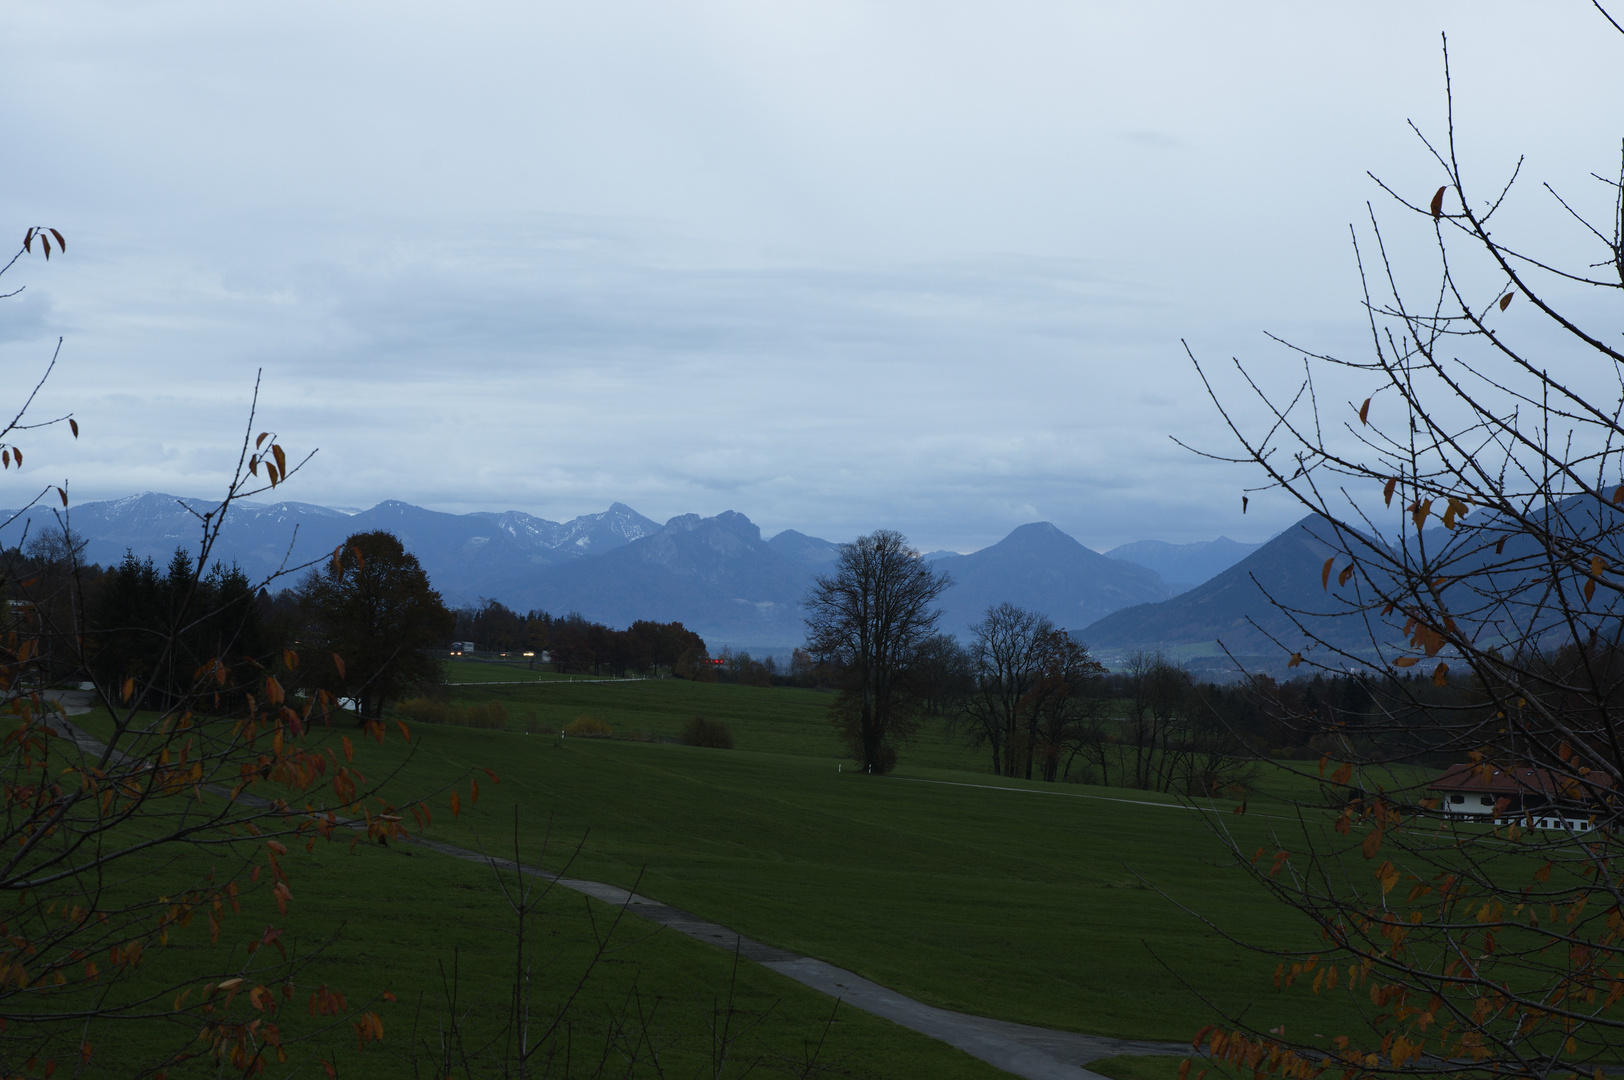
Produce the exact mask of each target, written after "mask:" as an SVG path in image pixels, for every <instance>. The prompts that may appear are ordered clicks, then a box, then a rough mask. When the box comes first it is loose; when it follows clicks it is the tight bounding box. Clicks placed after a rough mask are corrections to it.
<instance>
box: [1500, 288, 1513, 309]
mask: <svg viewBox="0 0 1624 1080" xmlns="http://www.w3.org/2000/svg"><path fill="white" fill-rule="evenodd" d="M1516 295H1517V294H1516V293H1514V292H1508V293H1506V294H1505V295H1504V296H1502V297H1501V298H1500V310H1501V311H1504V310H1505V309H1506V308H1508V307H1510V306H1511V298H1512V297H1513V296H1516Z"/></svg>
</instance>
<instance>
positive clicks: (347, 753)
mask: <svg viewBox="0 0 1624 1080" xmlns="http://www.w3.org/2000/svg"><path fill="white" fill-rule="evenodd" d="M339 738H340V739H342V740H343V742H344V760H345V761H354V760H355V746H354V744H353V743H351V742H350V737H349V736H348V735H341V736H339Z"/></svg>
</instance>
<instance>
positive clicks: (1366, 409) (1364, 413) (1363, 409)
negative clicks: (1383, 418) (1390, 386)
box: [1359, 398, 1370, 424]
mask: <svg viewBox="0 0 1624 1080" xmlns="http://www.w3.org/2000/svg"><path fill="white" fill-rule="evenodd" d="M1359 422H1360V423H1361V424H1368V423H1370V399H1369V398H1365V403H1364V404H1363V405H1361V406H1359Z"/></svg>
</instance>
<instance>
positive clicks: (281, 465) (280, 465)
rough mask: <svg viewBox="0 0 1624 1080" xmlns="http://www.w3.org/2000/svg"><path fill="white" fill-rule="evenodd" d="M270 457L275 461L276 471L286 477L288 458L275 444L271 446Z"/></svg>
mask: <svg viewBox="0 0 1624 1080" xmlns="http://www.w3.org/2000/svg"><path fill="white" fill-rule="evenodd" d="M271 456H272V457H274V458H275V459H276V471H277V472H278V473H279V474H280V475H282V476H286V475H287V474H288V458H287V455H286V454H284V453H282V448H281V447H280V446H278V445H277V444H276V443H272V444H271Z"/></svg>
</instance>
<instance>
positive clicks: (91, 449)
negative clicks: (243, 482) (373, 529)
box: [0, 0, 1624, 551]
mask: <svg viewBox="0 0 1624 1080" xmlns="http://www.w3.org/2000/svg"><path fill="white" fill-rule="evenodd" d="M1446 31H1447V33H1448V35H1449V43H1450V45H1449V48H1450V56H1451V70H1452V74H1453V80H1454V90H1455V97H1456V130H1457V136H1458V138H1459V142H1460V146H1461V147H1462V153H1463V160H1464V162H1465V163H1466V164H1467V166H1468V168H1469V169H1470V170H1471V171H1473V174H1474V175H1477V176H1480V177H1481V178H1482V184H1481V186H1484V187H1488V186H1491V185H1497V184H1499V183H1501V182H1503V179H1504V178H1505V177H1506V176H1508V175H1509V172H1510V169H1511V168H1512V167H1513V166H1514V165H1515V163H1516V161H1517V159H1518V156H1519V155H1525V156H1526V162H1525V164H1524V166H1523V169H1524V176H1525V181H1524V182H1523V183H1522V184H1521V186H1520V188H1519V189H1518V192H1517V195H1516V199H1517V202H1516V205H1515V206H1514V207H1512V208H1511V209H1510V210H1508V214H1511V215H1512V216H1511V217H1510V227H1513V228H1515V227H1521V228H1523V229H1524V230H1525V231H1526V232H1527V233H1528V234H1530V235H1534V236H1537V237H1539V238H1540V239H1542V240H1544V241H1547V242H1549V243H1550V244H1552V245H1555V246H1556V247H1557V248H1559V249H1562V250H1564V251H1566V250H1568V249H1566V248H1565V247H1564V245H1569V244H1571V243H1573V242H1574V241H1573V239H1572V237H1571V235H1570V234H1571V232H1572V230H1571V229H1568V228H1567V226H1565V225H1553V224H1552V221H1553V220H1554V219H1551V218H1550V216H1549V213H1548V211H1549V210H1550V205H1549V204H1550V200H1549V198H1548V196H1545V195H1544V193H1543V192H1542V191H1541V190H1540V189H1539V187H1538V184H1539V183H1540V182H1543V181H1547V180H1548V181H1550V182H1551V183H1552V184H1553V186H1556V187H1558V188H1559V189H1561V190H1562V191H1563V192H1564V194H1569V195H1573V194H1574V193H1577V194H1576V195H1575V197H1577V198H1580V200H1581V202H1583V201H1584V200H1589V202H1590V203H1594V204H1596V205H1598V206H1599V205H1601V204H1600V203H1597V202H1596V197H1597V196H1598V195H1599V196H1601V197H1602V201H1603V202H1610V200H1608V199H1607V198H1606V197H1605V196H1606V193H1605V192H1598V191H1597V190H1596V189H1597V188H1598V187H1599V185H1597V184H1596V183H1595V182H1594V181H1593V180H1591V179H1589V177H1588V174H1589V173H1590V172H1591V171H1593V170H1599V171H1602V172H1604V173H1605V172H1608V171H1609V170H1616V167H1617V161H1618V154H1619V138H1620V135H1621V134H1624V95H1620V94H1619V93H1618V92H1617V84H1616V72H1617V70H1618V66H1617V58H1618V52H1619V49H1620V48H1621V47H1624V42H1621V41H1620V40H1619V39H1618V36H1617V35H1616V34H1615V33H1614V32H1613V31H1611V30H1610V29H1609V28H1608V27H1606V25H1605V24H1604V23H1603V22H1602V21H1601V19H1600V17H1599V16H1598V15H1597V14H1596V13H1595V11H1594V10H1593V9H1592V7H1591V5H1590V4H1589V3H1588V2H1578V0H1542V2H1539V3H1533V2H1525V3H1495V2H1483V0H1473V2H1461V3H1443V2H1438V3H1428V2H1424V0H1423V2H1416V0H1407V2H1403V3H1397V2H1381V0H1377V2H1368V3H1361V4H1339V5H1325V4H1301V3H1287V2H1281V3H1245V2H1238V3H1234V4H1225V5H1213V4H1199V3H1167V2H1161V3H1158V2H1146V3H1135V4H1112V3H1087V2H1081V0H1074V2H1044V0H1004V2H1001V3H997V4H991V3H979V4H971V3H957V2H953V0H929V2H920V3H910V2H895V3H858V2H840V0H827V2H820V3H800V2H795V0H785V2H775V3H772V4H761V3H746V2H713V3H707V2H693V3H687V2H672V0H661V2H658V3H656V2H646V3H643V2H622V0H602V2H595V3H591V4H584V3H577V4H560V3H551V2H537V0H526V2H512V3H507V2H482V0H471V2H464V3H460V4H455V5H451V4H423V3H415V2H410V0H392V2H390V3H372V2H350V3H333V2H331V0H323V2H321V3H313V2H312V3H306V2H301V0H279V2H277V3H261V2H253V0H249V2H241V3H232V4H219V3H201V2H200V3H193V2H181V0H176V2H152V3H146V2H139V0H119V2H116V3H113V2H107V3H97V2H81V0H49V2H35V0H11V2H9V3H7V4H6V5H4V6H3V7H0V41H4V43H5V53H6V56H7V61H6V63H5V64H4V65H0V95H3V98H0V100H3V101H4V103H5V107H4V109H0V146H3V147H5V149H4V151H3V153H4V156H5V162H6V168H5V170H4V173H3V174H0V175H3V181H0V235H6V233H5V230H7V229H9V230H11V231H12V232H13V233H15V234H16V235H17V236H18V237H19V238H20V236H21V234H22V232H23V230H24V229H25V228H26V227H28V226H31V225H45V226H53V227H55V228H58V229H60V230H61V231H62V233H63V234H64V235H65V236H66V237H67V240H68V248H67V251H66V252H62V253H57V254H55V255H53V257H52V258H51V260H50V261H49V262H48V263H47V262H46V261H45V260H43V259H41V258H40V257H39V254H38V252H37V251H36V253H34V254H32V255H30V256H27V257H25V259H24V260H22V261H21V262H19V263H18V264H17V265H16V266H15V267H13V269H12V270H11V271H10V272H9V273H7V274H6V275H5V276H4V277H3V278H0V285H3V286H5V288H3V289H0V291H9V290H10V289H14V288H16V287H18V286H19V285H25V286H26V289H25V290H24V291H23V293H21V294H20V295H19V296H16V297H13V298H11V299H8V300H4V301H0V371H3V372H4V373H5V379H4V383H3V384H0V385H3V386H4V387H5V390H4V395H5V400H3V401H0V405H6V406H9V407H11V408H13V409H14V408H15V407H16V405H17V404H19V403H20V400H21V397H22V394H23V392H24V390H25V387H26V386H27V385H28V384H30V383H31V382H32V379H33V378H35V377H37V375H38V374H39V373H40V372H42V371H43V369H44V366H45V364H46V363H47V362H48V361H49V359H50V356H51V353H52V350H53V348H54V347H55V342H56V339H57V338H58V337H61V338H62V339H63V344H62V347H61V354H60V359H59V362H58V365H57V367H56V369H55V371H54V372H53V373H52V375H51V378H50V379H49V381H48V382H47V384H46V386H45V387H44V388H43V390H42V391H41V394H40V396H39V398H38V399H37V401H36V403H35V406H34V412H33V414H32V415H34V416H36V417H48V416H51V415H57V414H60V413H65V412H68V411H71V412H72V413H73V414H74V415H75V417H76V418H77V420H78V422H79V424H80V429H81V435H80V437H79V438H78V439H77V440H73V439H71V438H69V437H68V436H67V434H66V433H65V432H64V431H62V430H61V429H50V430H45V431H37V432H31V433H25V437H24V438H22V439H21V440H20V441H19V442H18V445H19V446H22V447H24V448H25V451H26V457H25V461H26V465H25V467H24V468H23V469H22V470H21V471H20V472H18V471H10V472H7V473H6V474H4V476H3V477H0V505H16V504H17V503H19V502H20V501H22V500H23V499H26V498H27V496H28V494H30V493H31V492H32V490H35V489H37V487H38V486H39V485H41V484H46V483H63V482H66V483H67V485H68V488H69V490H70V492H71V493H72V497H73V498H74V499H75V500H77V501H81V502H82V501H87V500H91V499H102V498H115V497H120V496H123V495H128V494H133V493H136V492H141V491H148V490H153V491H165V492H170V493H173V494H177V495H187V496H207V495H210V494H213V493H217V492H219V491H221V490H223V487H224V485H225V483H226V481H227V479H228V477H229V471H230V469H231V468H232V466H233V465H234V464H235V462H236V460H237V456H238V449H239V447H240V444H241V440H242V437H243V433H244V431H245V430H246V429H247V427H248V407H249V404H250V400H251V397H252V394H253V389H254V384H255V380H256V376H258V377H259V378H260V379H261V386H260V397H259V414H258V417H257V418H256V419H255V421H254V425H253V428H254V431H255V432H256V433H257V432H258V431H260V430H270V431H273V432H275V433H276V435H277V437H278V439H279V440H280V442H281V444H282V445H283V446H284V447H286V448H287V450H288V451H289V453H290V454H291V455H292V456H294V457H295V458H298V457H301V456H302V455H303V454H304V453H306V452H308V451H311V450H316V451H317V453H316V454H315V456H314V457H313V458H311V459H310V460H309V462H308V464H306V465H305V466H304V468H303V469H302V470H301V471H300V472H299V473H298V474H297V475H295V476H294V477H292V478H291V479H290V480H289V481H288V482H287V484H286V485H285V487H284V488H283V489H282V490H281V491H280V493H279V494H281V495H282V496H283V497H286V498H290V499H296V500H299V501H304V502H311V503H319V504H323V505H333V506H350V507H367V506H371V505H373V504H375V503H377V502H379V501H381V500H384V499H402V500H406V501H408V502H412V503H416V504H418V505H422V506H428V507H432V508H435V509H440V510H446V511H451V512H466V511H471V510H507V509H516V510H523V511H526V512H529V513H533V514H538V515H540V516H543V517H547V518H551V519H554V520H561V519H567V518H570V517H573V516H575V515H577V514H581V513H590V512H595V511H599V510H602V509H605V508H606V507H607V506H608V505H609V504H610V503H611V502H614V501H621V502H625V503H627V504H629V505H631V506H632V507H634V508H635V509H637V510H638V511H640V512H642V513H644V514H646V515H648V516H650V517H652V518H655V519H657V520H662V521H663V520H665V519H666V518H668V517H670V516H673V515H676V514H682V513H690V512H693V513H700V514H705V515H710V514H716V513H719V512H721V511H724V510H737V511H739V512H741V513H744V514H746V515H748V516H749V517H750V518H751V519H752V520H754V521H755V522H756V523H758V524H759V525H761V527H762V530H763V533H764V535H771V534H772V533H775V532H777V531H779V530H780V529H786V528H794V529H799V530H801V531H802V532H807V533H811V534H814V535H819V536H823V537H826V538H828V539H832V540H846V539H850V538H852V537H854V536H856V535H858V534H860V533H864V532H868V531H871V530H873V529H875V528H882V527H883V528H893V529H898V530H900V531H902V532H903V533H904V534H906V535H907V536H908V537H909V538H910V540H911V541H912V542H913V543H915V544H916V545H917V546H919V547H920V548H922V549H926V550H930V549H940V548H950V549H954V550H961V551H968V550H973V549H975V548H979V547H982V546H985V545H986V544H989V543H992V542H995V541H996V540H998V539H999V538H1000V537H1002V536H1003V535H1005V534H1006V533H1007V532H1008V531H1009V530H1010V529H1012V528H1014V527H1015V526H1017V525H1020V524H1023V523H1025V522H1030V521H1038V520H1047V521H1052V522H1054V523H1055V524H1056V525H1058V526H1059V527H1060V528H1062V529H1063V530H1065V531H1066V532H1068V533H1070V534H1071V535H1073V536H1075V537H1077V538H1078V539H1079V540H1081V541H1082V542H1083V543H1085V544H1087V545H1089V546H1091V547H1095V548H1097V549H1105V548H1109V547H1111V546H1114V545H1116V544H1119V543H1123V542H1126V541H1131V540H1139V539H1162V540H1168V541H1172V542H1179V543H1182V542H1189V541H1194V540H1203V539H1211V538H1213V537H1216V536H1219V535H1228V536H1230V537H1232V538H1234V539H1238V540H1243V541H1258V540H1263V539H1266V538H1267V537H1268V536H1270V535H1272V534H1273V533H1275V532H1276V531H1278V530H1279V529H1281V528H1284V527H1285V526H1286V525H1288V524H1289V523H1290V522H1292V521H1294V520H1296V519H1297V518H1298V517H1300V516H1301V514H1302V512H1303V511H1302V509H1301V508H1300V507H1298V506H1296V505H1295V504H1292V503H1290V502H1288V501H1287V500H1286V499H1285V498H1283V497H1280V496H1271V495H1269V494H1267V493H1255V494H1254V495H1253V496H1252V499H1251V502H1250V506H1249V508H1248V510H1247V512H1246V513H1245V514H1243V513H1242V505H1241V495H1242V492H1243V490H1244V489H1247V488H1249V487H1251V486H1254V485H1255V484H1256V483H1257V482H1258V479H1259V476H1258V474H1257V472H1256V471H1255V469H1252V468H1249V467H1247V466H1243V465H1235V464H1225V463H1222V462H1215V461H1211V460H1207V459H1204V458H1202V457H1200V456H1197V455H1196V454H1194V453H1192V452H1190V451H1189V450H1186V449H1184V448H1181V447H1180V446H1179V445H1178V444H1177V443H1175V442H1174V441H1173V438H1174V437H1175V436H1176V437H1177V438H1178V439H1180V440H1182V441H1183V442H1185V443H1187V444H1190V445H1193V446H1195V447H1197V448H1200V449H1203V450H1210V451H1211V452H1214V453H1217V454H1220V455H1222V454H1228V453H1232V452H1233V451H1234V449H1235V445H1234V441H1233V438H1232V437H1231V436H1230V435H1229V434H1228V432H1227V431H1226V430H1225V429H1224V428H1223V426H1222V423H1221V420H1220V417H1219V415H1218V412H1217V409H1216V408H1215V406H1214V404H1213V402H1212V401H1211V400H1209V399H1208V397H1207V396H1206V393H1205V391H1204V390H1203V389H1202V386H1201V383H1200V380H1199V379H1198V378H1197V376H1196V373H1195V371H1194V368H1193V366H1192V364H1191V360H1190V358H1189V356H1188V355H1186V352H1185V343H1187V344H1188V347H1189V349H1190V351H1191V352H1192V353H1193V354H1194V355H1195V356H1196V357H1197V358H1199V359H1200V360H1201V361H1202V363H1203V364H1204V365H1205V366H1207V367H1208V368H1209V370H1211V371H1213V372H1214V378H1215V380H1216V383H1217V386H1218V391H1219V394H1220V395H1221V396H1222V397H1223V400H1224V401H1225V403H1226V405H1227V406H1229V407H1230V408H1231V409H1233V410H1234V415H1236V416H1237V417H1238V418H1239V419H1240V420H1241V422H1242V423H1243V424H1244V425H1251V426H1253V427H1255V426H1256V425H1257V424H1260V423H1262V422H1263V414H1262V412H1261V411H1260V409H1259V407H1258V406H1257V405H1256V404H1255V402H1250V401H1249V400H1248V399H1247V397H1246V394H1245V388H1244V384H1243V383H1242V382H1241V381H1240V379H1239V375H1238V373H1237V372H1236V371H1235V369H1234V368H1233V367H1232V366H1230V365H1231V361H1232V358H1233V359H1237V360H1239V361H1241V362H1243V363H1244V364H1245V365H1246V367H1247V369H1248V370H1249V371H1251V372H1252V373H1253V375H1254V377H1255V378H1257V380H1258V381H1259V382H1260V383H1261V384H1262V385H1263V386H1265V387H1266V388H1268V389H1270V390H1271V391H1288V390H1289V389H1290V387H1291V386H1293V385H1295V381H1296V380H1297V379H1298V378H1299V377H1300V375H1301V372H1302V355H1301V353H1300V352H1296V351H1294V350H1292V349H1290V348H1287V347H1284V346H1282V345H1279V344H1276V343H1274V342H1273V341H1271V339H1270V338H1269V337H1268V336H1267V335H1268V334H1270V333H1272V334H1275V335H1278V336H1280V337H1283V338H1286V339H1288V340H1290V341H1292V342H1293V343H1295V344H1298V345H1300V346H1302V347H1303V348H1309V349H1313V350H1315V351H1320V352H1334V353H1339V354H1350V355H1351V354H1356V353H1358V352H1359V351H1360V350H1361V349H1362V348H1365V347H1367V346H1368V341H1369V331H1368V327H1367V325H1366V323H1365V321H1364V314H1363V312H1362V310H1361V307H1360V291H1359V278H1358V276H1357V268H1356V265H1355V262H1354V258H1353V251H1352V246H1351V243H1350V231H1349V230H1350V225H1359V226H1361V227H1364V226H1366V225H1368V220H1369V214H1370V211H1369V210H1367V207H1366V204H1367V202H1370V203H1372V204H1373V205H1374V208H1375V212H1376V214H1377V216H1378V218H1379V219H1380V220H1381V221H1382V223H1383V228H1384V230H1387V229H1391V233H1390V243H1391V250H1392V251H1393V252H1394V255H1395V259H1396V260H1397V262H1398V265H1399V272H1400V273H1401V274H1405V273H1411V272H1413V274H1414V275H1415V278H1414V280H1415V281H1416V282H1425V281H1426V280H1427V273H1428V272H1429V271H1430V266H1431V264H1430V263H1429V262H1428V261H1427V248H1426V244H1427V242H1429V241H1430V231H1429V230H1421V231H1420V232H1418V231H1417V229H1416V225H1415V223H1414V222H1413V221H1411V220H1409V219H1407V218H1406V217H1405V216H1404V215H1403V213H1402V212H1401V211H1400V210H1399V209H1398V208H1397V207H1396V206H1394V205H1393V204H1392V202H1391V200H1390V199H1389V198H1388V197H1387V196H1385V195H1383V194H1382V192H1381V190H1380V189H1379V188H1378V187H1377V185H1376V184H1375V182H1374V181H1373V180H1372V179H1371V178H1370V177H1369V176H1367V175H1366V173H1367V171H1369V172H1373V173H1375V174H1377V175H1378V176H1379V177H1381V179H1383V180H1384V181H1386V182H1388V183H1389V184H1390V185H1392V186H1393V187H1394V188H1395V189H1396V190H1398V191H1401V192H1403V193H1406V194H1407V195H1408V196H1409V197H1411V198H1413V199H1414V200H1415V201H1417V202H1425V200H1427V199H1428V198H1430V196H1431V192H1432V191H1433V190H1434V189H1436V187H1437V186H1438V185H1439V184H1441V183H1443V182H1444V181H1443V179H1442V178H1441V177H1440V173H1439V167H1438V165H1437V164H1436V163H1435V162H1433V161H1431V160H1430V159H1429V158H1428V156H1427V151H1426V149H1425V147H1424V146H1422V145H1421V143H1420V142H1419V140H1418V138H1417V136H1416V134H1415V133H1414V132H1413V131H1411V130H1410V128H1409V126H1408V124H1409V122H1411V121H1413V122H1414V123H1415V124H1416V125H1417V127H1419V128H1420V129H1421V131H1423V132H1424V133H1426V134H1427V135H1429V136H1433V137H1439V136H1441V135H1442V134H1443V133H1444V128H1445V98H1444V93H1443V71H1442V60H1441V48H1440V36H1439V35H1440V33H1442V32H1446ZM1542 200H1543V201H1542ZM1517 215H1521V216H1517ZM1423 234H1424V235H1423ZM1572 250H1577V248H1573V249H1572ZM5 257H9V252H7V254H6V256H5ZM1518 310H1519V309H1513V310H1512V312H1510V313H1509V315H1508V317H1511V318H1514V317H1516V316H1517V314H1518ZM1328 390H1330V391H1332V393H1330V395H1329V397H1326V398H1325V400H1335V399H1336V395H1337V394H1338V393H1340V394H1341V399H1340V400H1341V401H1344V402H1346V401H1357V400H1358V399H1359V398H1360V397H1362V396H1363V393H1365V392H1368V388H1362V387H1360V386H1358V385H1347V386H1342V385H1338V384H1335V382H1334V380H1333V382H1332V384H1330V385H1329V386H1328Z"/></svg>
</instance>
